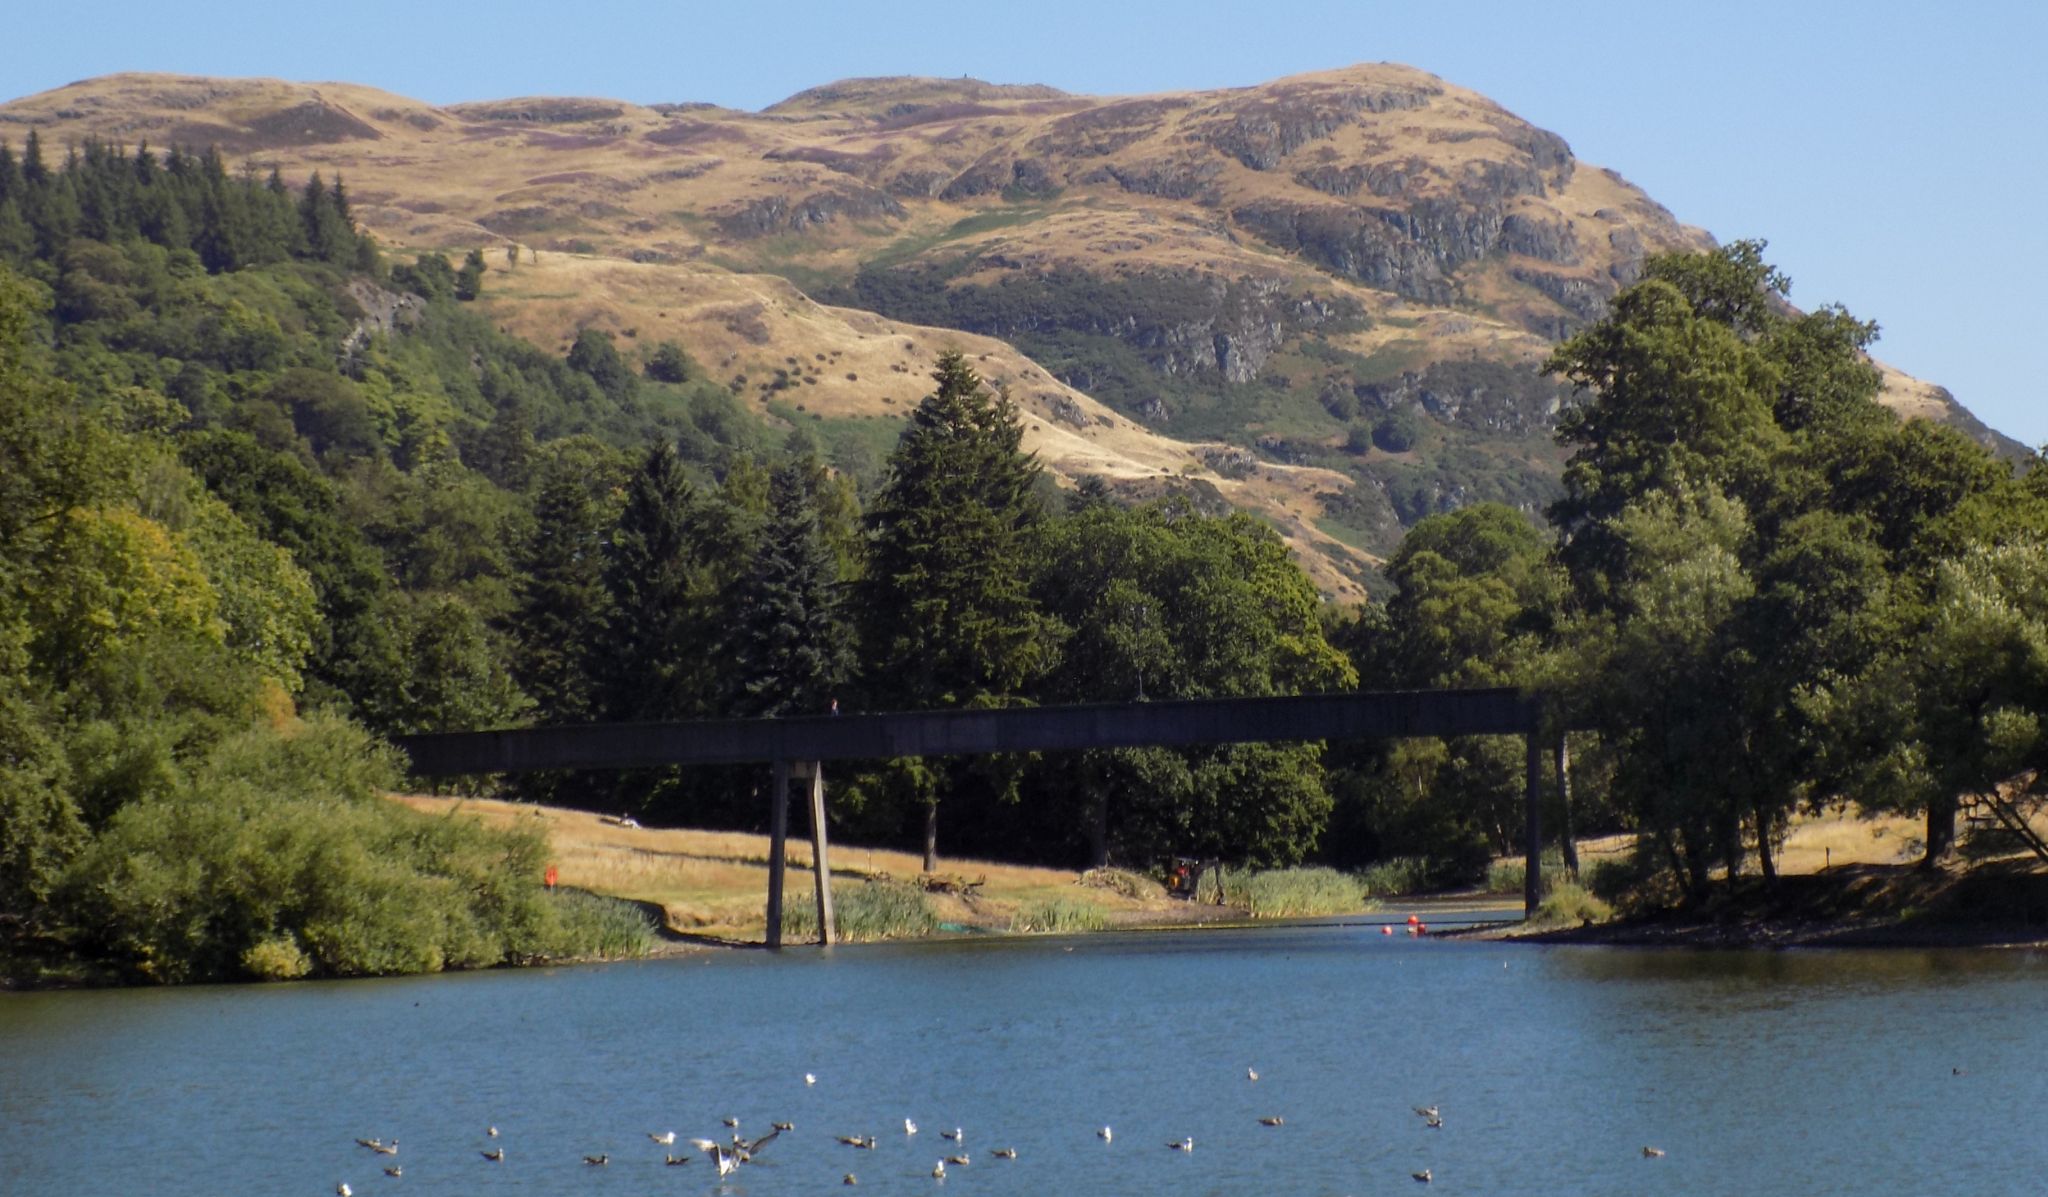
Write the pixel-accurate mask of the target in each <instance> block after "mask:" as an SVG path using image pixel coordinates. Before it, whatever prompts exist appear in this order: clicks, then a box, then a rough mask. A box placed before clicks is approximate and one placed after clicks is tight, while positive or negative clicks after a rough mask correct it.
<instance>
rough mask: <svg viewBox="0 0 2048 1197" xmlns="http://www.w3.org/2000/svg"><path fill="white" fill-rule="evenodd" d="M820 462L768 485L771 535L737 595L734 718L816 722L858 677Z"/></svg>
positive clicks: (795, 467)
mask: <svg viewBox="0 0 2048 1197" xmlns="http://www.w3.org/2000/svg"><path fill="white" fill-rule="evenodd" d="M817 474H818V471H817V468H816V463H815V460H814V459H812V460H806V459H798V460H797V461H793V462H791V463H789V464H788V465H785V466H783V467H782V468H781V469H780V470H777V471H776V472H775V477H774V480H773V481H772V483H771V484H770V504H771V507H772V511H771V514H770V518H769V525H768V531H767V535H766V537H765V539H764V540H763V543H762V546H761V551H760V552H759V554H757V555H756V557H755V559H754V564H753V568H752V569H751V570H749V571H748V573H747V575H746V577H745V578H744V579H743V580H742V582H741V584H740V586H739V587H738V597H739V601H738V603H737V604H736V610H735V615H736V617H737V619H738V621H739V623H738V627H737V630H736V632H735V634H734V636H733V638H732V640H731V642H730V643H729V645H728V651H727V652H724V653H721V654H720V655H721V656H722V657H725V658H727V659H730V660H731V661H733V662H734V671H735V677H734V687H733V688H734V697H733V702H732V707H733V713H735V714H743V715H768V716H776V715H800V714H818V713H820V712H823V711H825V710H827V709H829V708H830V706H831V704H832V701H833V698H834V696H835V695H836V694H837V693H838V692H839V689H840V687H841V686H843V685H844V684H845V682H846V680H847V678H848V677H849V676H850V675H851V674H852V671H853V662H854V657H853V646H852V634H851V631H850V629H849V628H848V627H847V626H846V623H845V621H844V619H843V618H842V616H841V612H840V609H839V608H840V601H839V587H840V579H839V563H838V560H837V559H836V558H835V557H834V555H833V552H832V547H831V546H830V545H829V544H827V543H826V541H825V535H824V530H823V528H822V527H821V525H820V523H819V519H818V494H817V489H816V485H815V478H816V476H817Z"/></svg>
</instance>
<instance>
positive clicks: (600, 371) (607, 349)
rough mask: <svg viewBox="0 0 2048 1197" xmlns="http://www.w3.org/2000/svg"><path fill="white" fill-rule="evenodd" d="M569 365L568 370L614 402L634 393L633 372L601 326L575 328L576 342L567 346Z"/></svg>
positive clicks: (621, 401) (629, 399) (625, 400)
mask: <svg viewBox="0 0 2048 1197" xmlns="http://www.w3.org/2000/svg"><path fill="white" fill-rule="evenodd" d="M568 365H569V368H570V369H571V370H574V371H576V372H577V373H578V374H581V375H584V376H585V377H587V378H589V379H590V381H592V382H594V383H596V384H597V387H598V389H599V390H601V391H603V392H604V393H605V395H606V396H608V397H609V398H610V399H611V400H612V401H613V402H615V403H626V402H629V401H631V400H632V398H633V396H634V394H635V393H636V392H637V389H638V388H637V387H636V386H635V385H634V379H633V372H632V371H631V370H629V369H627V368H626V361H625V359H624V358H622V357H620V356H619V349H618V346H617V345H615V344H613V343H612V335H611V334H610V333H608V332H605V331H603V330H602V329H596V328H584V329H579V330H578V331H577V333H576V340H575V343H574V344H572V345H570V346H569V356H568Z"/></svg>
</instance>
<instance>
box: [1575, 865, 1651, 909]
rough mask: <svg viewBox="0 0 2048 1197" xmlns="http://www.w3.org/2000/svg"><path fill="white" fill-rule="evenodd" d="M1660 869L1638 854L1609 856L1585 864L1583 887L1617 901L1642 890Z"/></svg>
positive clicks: (1609, 900)
mask: <svg viewBox="0 0 2048 1197" xmlns="http://www.w3.org/2000/svg"><path fill="white" fill-rule="evenodd" d="M1662 872H1663V870H1662V868H1660V867H1659V866H1658V865H1657V864H1655V863H1654V862H1652V861H1651V860H1649V859H1648V858H1646V857H1644V856H1642V855H1640V854H1631V855H1629V856H1609V857H1603V858H1601V859H1599V860H1596V861H1593V862H1591V863H1590V864H1588V865H1587V866H1586V868H1585V870H1584V878H1583V879H1584V881H1585V883H1586V888H1587V889H1589V890H1591V891H1592V892H1593V893H1594V894H1596V895H1598V896H1599V897H1600V898H1602V899H1604V900H1606V901H1608V902H1620V901H1622V900H1623V899H1626V898H1629V897H1631V896H1633V895H1634V894H1636V893H1638V892H1639V891H1641V890H1642V889H1643V888H1644V886H1645V885H1647V884H1648V883H1649V882H1651V881H1653V880H1655V879H1656V878H1657V876H1658V875H1659V874H1660V873H1662Z"/></svg>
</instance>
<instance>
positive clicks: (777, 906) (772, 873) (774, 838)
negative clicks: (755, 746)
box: [767, 760, 789, 950]
mask: <svg viewBox="0 0 2048 1197" xmlns="http://www.w3.org/2000/svg"><path fill="white" fill-rule="evenodd" d="M788 848H789V762H788V761H785V760H778V761H776V762H775V773H774V778H773V780H771V781H770V782H769V783H768V933H767V944H768V947H769V948H770V949H773V950H779V949H780V948H781V947H782V882H783V874H784V872H785V871H786V870H787V868H788V864H787V862H786V860H785V859H784V858H785V855H786V853H787V851H788Z"/></svg>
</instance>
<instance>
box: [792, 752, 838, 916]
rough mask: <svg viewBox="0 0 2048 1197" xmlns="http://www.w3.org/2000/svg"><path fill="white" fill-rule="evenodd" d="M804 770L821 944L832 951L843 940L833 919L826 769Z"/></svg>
mask: <svg viewBox="0 0 2048 1197" xmlns="http://www.w3.org/2000/svg"><path fill="white" fill-rule="evenodd" d="M801 768H803V769H805V770H807V771H808V774H809V776H810V779H811V868H812V871H813V872H814V873H816V874H817V882H818V942H819V943H820V944H823V945H824V946H825V947H828V948H829V947H831V946H832V945H833V944H834V943H836V942H838V940H839V927H838V923H837V922H836V921H835V920H834V919H833V917H832V854H831V852H830V850H829V848H828V845H827V844H826V842H825V841H826V834H825V766H824V762H822V761H810V762H808V763H807V764H805V765H803V766H801Z"/></svg>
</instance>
